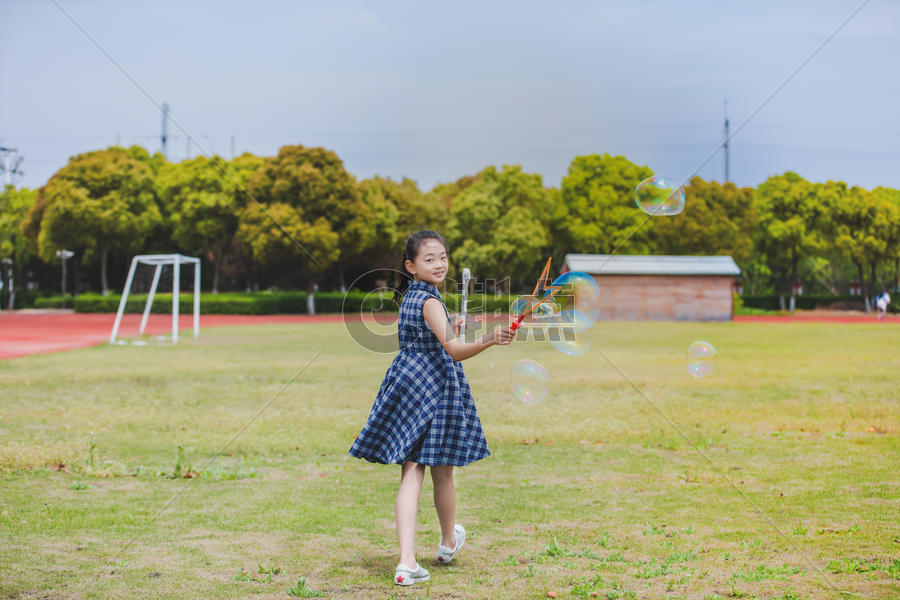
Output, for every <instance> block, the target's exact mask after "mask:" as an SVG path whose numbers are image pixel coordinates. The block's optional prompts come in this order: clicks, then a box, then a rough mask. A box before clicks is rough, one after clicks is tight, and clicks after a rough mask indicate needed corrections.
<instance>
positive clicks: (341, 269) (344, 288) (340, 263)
mask: <svg viewBox="0 0 900 600" xmlns="http://www.w3.org/2000/svg"><path fill="white" fill-rule="evenodd" d="M338 277H339V278H340V283H341V293H342V294H346V293H347V284H346V283H344V261H342V260H339V261H338Z"/></svg>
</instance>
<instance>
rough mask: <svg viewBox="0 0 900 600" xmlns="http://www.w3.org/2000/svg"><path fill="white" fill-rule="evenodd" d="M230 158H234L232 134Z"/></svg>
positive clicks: (232, 137) (232, 138)
mask: <svg viewBox="0 0 900 600" xmlns="http://www.w3.org/2000/svg"><path fill="white" fill-rule="evenodd" d="M231 160H234V136H231Z"/></svg>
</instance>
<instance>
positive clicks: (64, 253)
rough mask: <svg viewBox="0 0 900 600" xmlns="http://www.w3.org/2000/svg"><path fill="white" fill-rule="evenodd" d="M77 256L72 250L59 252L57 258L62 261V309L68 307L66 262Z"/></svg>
mask: <svg viewBox="0 0 900 600" xmlns="http://www.w3.org/2000/svg"><path fill="white" fill-rule="evenodd" d="M73 256H75V253H74V252H72V251H71V250H57V251H56V258H58V259H60V260H61V261H62V307H63V308H65V307H66V261H67V260H69V259H70V258H72V257H73Z"/></svg>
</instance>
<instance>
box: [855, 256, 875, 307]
mask: <svg viewBox="0 0 900 600" xmlns="http://www.w3.org/2000/svg"><path fill="white" fill-rule="evenodd" d="M853 264H855V265H856V271H857V272H858V273H859V285H860V286H861V287H862V292H863V303H864V304H865V305H866V312H867V313H869V312H871V310H870V308H869V288H868V286H867V285H866V276H865V274H864V273H865V271H863V267H862V261H860V262H856V261H853Z"/></svg>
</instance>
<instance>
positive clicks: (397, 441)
mask: <svg viewBox="0 0 900 600" xmlns="http://www.w3.org/2000/svg"><path fill="white" fill-rule="evenodd" d="M447 267H448V262H447V244H446V242H444V238H442V237H441V236H440V235H439V234H438V233H436V232H434V231H419V232H416V233H414V234H412V235H411V236H409V239H408V240H406V248H405V249H404V252H403V268H404V270H405V272H406V273H408V274H409V276H410V277H411V278H412V279H413V281H412V282H411V283H408V282H406V281H405V280H404V284H407V283H408V289H406V290H404V289H403V288H405V287H407V285H402V286H401V289H400V290H398V291H397V292H395V299H398V298H399V297H400V296H402V297H403V301H402V303H401V304H400V317H399V324H398V329H399V337H400V353H399V354H397V356H396V358H394V361H393V362H392V363H391V366H390V368H389V369H388V371H387V374H386V375H385V376H384V381H383V382H382V383H381V388H380V389H379V390H378V395H377V396H376V398H375V404H374V405H373V406H372V411H371V413H369V418H368V420H367V421H366V424H365V426H363V429H362V431H361V432H360V434H359V436H358V437H357V438H356V441H355V442H353V446H352V447H351V448H350V454H351V455H353V456H356V457H357V458H365V459H366V460H368V461H371V462H378V463H383V464H400V465H402V470H401V475H400V490H399V491H398V492H397V504H396V516H397V539H398V541H399V544H400V564H398V565H397V569H396V571H395V572H394V583H395V584H397V585H412V584H414V583H419V582H421V581H426V580H428V578H429V577H430V576H429V574H428V571H426V570H425V569H423V568H422V567H420V566H419V564H418V563H417V562H416V557H415V549H414V548H415V528H416V509H417V506H418V504H419V493H420V492H421V490H422V482H423V480H424V478H425V466H426V465H428V466H430V467H431V480H432V482H433V483H434V507H435V509H437V514H438V520H439V521H440V523H441V541H440V543H439V544H438V549H437V554H436V558H437V562H438V563H439V564H444V565H445V564H448V563H449V562H450V561H452V560H453V557H454V556H456V554H457V552H459V551H460V549H461V548H462V546H463V543H464V542H465V540H466V531H465V529H464V528H463V527H462V525H458V524H456V490H455V489H454V486H453V467H454V466H457V467H461V466H463V465H467V464H469V463H470V462H473V461H476V460H479V459H482V458H484V457H486V456H487V455H488V454H490V452H489V451H488V448H487V442H486V440H485V439H484V432H483V431H482V430H481V421H480V420H479V419H478V413H477V412H476V410H475V402H474V400H473V399H472V392H471V391H470V390H469V384H468V382H467V381H466V375H465V373H463V368H462V365H461V364H460V362H459V361H462V360H465V359H467V358H471V357H473V356H475V355H476V354H478V353H479V352H481V351H482V350H485V349H487V348H489V347H490V346H493V345H495V344H500V345H506V344H509V342H510V340H511V339H512V336H513V332H512V331H511V330H510V328H509V327H498V328H496V329H495V330H494V331H493V332H492V333H489V334H485V335H484V336H482V337H481V339H480V340H478V341H475V342H461V341H459V340H458V339H456V335H458V333H459V323H458V322H456V320H454V322H453V323H451V321H450V314H449V313H448V312H447V307H446V306H444V303H443V302H442V301H441V294H440V292H438V290H437V287H436V286H438V285H439V284H440V283H441V282H442V281H444V278H445V277H446V276H447ZM404 291H405V294H404Z"/></svg>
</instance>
